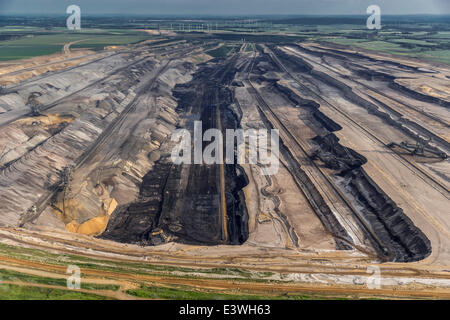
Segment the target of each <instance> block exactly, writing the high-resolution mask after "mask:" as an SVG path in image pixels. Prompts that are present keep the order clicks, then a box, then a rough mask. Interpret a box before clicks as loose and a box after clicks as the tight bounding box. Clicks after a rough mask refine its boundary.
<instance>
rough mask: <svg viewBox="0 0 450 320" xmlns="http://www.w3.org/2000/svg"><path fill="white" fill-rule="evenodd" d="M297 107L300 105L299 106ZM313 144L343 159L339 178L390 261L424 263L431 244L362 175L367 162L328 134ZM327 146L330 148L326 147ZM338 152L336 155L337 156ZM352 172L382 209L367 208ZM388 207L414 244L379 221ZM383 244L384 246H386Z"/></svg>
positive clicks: (286, 91) (391, 202) (374, 184)
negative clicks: (344, 180) (361, 208)
mask: <svg viewBox="0 0 450 320" xmlns="http://www.w3.org/2000/svg"><path fill="white" fill-rule="evenodd" d="M281 87H282V86H281V85H278V86H277V88H281ZM282 92H283V93H284V94H285V95H286V94H287V95H288V97H289V100H291V101H293V102H294V103H297V102H298V101H301V100H302V98H301V97H298V98H296V97H295V96H296V94H295V93H294V92H293V91H292V90H290V89H289V88H285V89H282ZM303 100H304V99H303ZM299 105H302V104H301V103H299ZM319 107H320V106H319ZM324 117H325V118H324V119H327V120H326V122H328V121H330V122H332V123H334V121H333V120H331V119H330V118H328V117H327V116H325V115H324ZM339 130H340V129H339ZM334 131H338V130H334ZM313 141H314V142H315V143H316V144H317V145H319V146H320V148H321V150H322V152H326V153H328V154H330V153H331V154H333V156H335V157H336V158H338V157H340V158H341V159H342V158H344V159H346V161H345V162H346V163H345V168H341V169H342V170H341V172H340V175H342V176H345V177H347V178H349V179H350V180H351V182H350V183H349V187H350V188H351V190H352V193H353V194H354V195H355V197H356V198H357V199H358V200H359V201H358V202H360V203H361V204H362V205H363V206H364V207H365V208H366V210H365V218H367V219H368V220H370V224H371V226H372V228H374V229H375V230H376V233H377V235H382V236H383V242H388V244H389V249H390V250H391V252H394V256H392V257H391V259H393V260H395V261H404V262H408V261H417V260H421V259H424V258H425V257H427V256H428V255H429V254H431V244H430V241H429V240H428V239H427V237H426V236H425V235H424V234H423V233H422V231H420V229H418V228H417V227H416V226H415V225H414V224H413V222H412V221H411V220H410V219H409V217H407V216H406V215H405V214H404V213H403V210H402V209H401V208H399V207H397V205H396V204H395V203H394V202H393V201H392V199H390V198H389V197H388V196H387V195H386V194H385V193H384V191H382V190H381V189H380V188H379V187H378V185H377V184H376V183H375V182H374V181H373V180H372V179H371V178H370V177H369V176H368V175H367V173H366V172H365V171H364V169H363V168H362V165H364V164H365V163H366V162H367V159H366V158H365V157H364V156H362V155H360V154H359V153H357V152H356V151H354V150H352V149H350V148H347V147H344V146H342V145H341V144H339V139H338V138H337V137H336V136H335V135H334V134H333V133H331V132H330V133H329V134H328V135H326V136H324V137H322V136H317V137H315V138H314V139H313ZM327 143H328V144H330V145H327ZM338 150H340V151H339V152H338ZM337 152H338V154H337ZM319 158H320V156H319ZM325 158H326V157H322V158H321V160H322V162H324V163H325V164H326V165H327V167H329V168H332V169H335V170H336V169H338V168H333V167H332V165H330V163H331V164H332V163H333V162H332V161H330V162H327V161H326V159H325ZM353 160H355V161H353ZM335 161H336V162H337V160H335ZM356 172H360V175H359V177H360V176H362V177H363V179H365V182H366V183H367V185H368V186H369V187H370V188H371V189H372V190H374V191H372V195H377V196H379V197H381V199H383V206H382V207H379V206H372V205H370V204H371V202H370V199H367V198H366V195H365V193H363V192H361V190H359V189H358V188H357V184H355V183H354V181H355V178H356V176H358V175H357V174H356ZM390 207H392V208H393V209H392V213H391V214H395V215H396V216H397V217H398V218H397V219H401V221H402V223H403V224H404V225H405V226H406V227H405V228H407V229H408V231H410V232H408V234H407V235H406V236H410V235H414V239H416V240H415V241H409V242H408V241H406V238H405V235H403V237H402V236H400V235H399V234H398V233H395V232H394V231H393V230H392V229H393V228H395V227H396V226H393V225H388V224H387V223H386V221H385V219H386V218H387V217H386V215H385V216H384V217H383V218H381V217H379V215H381V214H382V213H384V212H385V210H387V209H389V208H390ZM382 209H384V210H382ZM379 225H382V226H383V228H379V227H378V226H379ZM369 239H370V240H371V242H372V244H374V245H376V246H375V248H378V249H381V248H380V247H378V244H376V243H375V242H374V241H373V239H371V237H369ZM411 242H415V247H419V249H421V251H419V252H412V251H411V250H410V244H411ZM384 244H385V245H387V243H384Z"/></svg>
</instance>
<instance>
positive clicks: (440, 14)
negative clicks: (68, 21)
mask: <svg viewBox="0 0 450 320" xmlns="http://www.w3.org/2000/svg"><path fill="white" fill-rule="evenodd" d="M83 15H84V16H88V17H100V16H103V17H104V16H114V17H118V16H123V17H186V18H191V17H367V16H368V15H367V14H351V13H348V14H345V13H343V14H319V13H318V14H295V13H293V14H283V13H278V14H231V13H230V14H182V13H171V14H145V13H126V14H124V13H84V14H83ZM0 16H3V17H4V16H28V17H46V16H47V17H48V16H53V17H67V14H60V13H19V12H10V13H0ZM383 16H388V17H417V16H450V13H405V14H394V13H393V14H388V13H386V14H384V15H383Z"/></svg>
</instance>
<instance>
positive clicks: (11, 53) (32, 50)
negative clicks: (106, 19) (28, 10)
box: [0, 28, 154, 61]
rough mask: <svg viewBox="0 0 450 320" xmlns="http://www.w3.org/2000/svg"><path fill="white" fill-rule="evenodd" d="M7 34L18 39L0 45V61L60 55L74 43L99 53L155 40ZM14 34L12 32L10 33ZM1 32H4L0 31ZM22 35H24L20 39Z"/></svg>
mask: <svg viewBox="0 0 450 320" xmlns="http://www.w3.org/2000/svg"><path fill="white" fill-rule="evenodd" d="M6 30H7V31H8V32H9V34H13V35H14V34H17V37H18V38H17V39H12V40H4V41H0V61H7V60H15V59H24V58H31V57H35V56H41V55H47V54H52V53H55V52H61V51H62V49H63V46H64V44H65V43H68V42H74V41H81V42H79V43H75V44H73V45H72V46H71V48H89V49H93V50H100V49H103V48H104V47H106V46H111V45H126V44H132V43H138V42H141V41H144V40H148V39H152V38H154V36H151V35H148V34H146V33H144V32H140V31H133V30H125V31H118V30H107V31H102V30H99V29H92V30H88V29H86V30H83V31H82V32H68V30H64V31H55V30H52V31H51V32H44V31H36V30H30V31H28V29H24V30H22V29H6ZM11 30H13V31H11ZM0 31H3V32H5V29H4V28H2V29H0ZM24 32H27V35H25V36H22V35H23V33H24Z"/></svg>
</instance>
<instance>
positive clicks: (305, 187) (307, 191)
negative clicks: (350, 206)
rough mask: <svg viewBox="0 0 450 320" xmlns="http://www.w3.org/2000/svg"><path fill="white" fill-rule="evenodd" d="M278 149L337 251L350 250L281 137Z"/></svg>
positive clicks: (346, 236)
mask: <svg viewBox="0 0 450 320" xmlns="http://www.w3.org/2000/svg"><path fill="white" fill-rule="evenodd" d="M250 93H251V92H250ZM258 112H259V114H260V116H261V119H262V120H263V122H264V124H265V126H266V128H270V129H273V126H272V124H271V122H270V121H269V119H267V117H266V115H265V114H264V113H263V112H261V111H260V110H258ZM279 149H280V153H281V154H282V156H283V158H284V159H285V160H286V161H287V169H288V170H289V172H290V173H291V174H292V176H293V177H294V182H295V184H296V185H297V187H298V188H299V190H301V191H302V192H303V193H304V195H305V197H306V198H307V199H308V200H309V202H310V203H311V206H312V207H313V210H314V211H315V212H316V214H317V215H318V217H319V219H320V221H321V222H322V224H323V225H324V226H325V228H326V229H327V230H328V231H329V232H330V233H331V235H332V236H333V237H335V242H336V248H337V249H338V250H351V249H352V246H351V245H349V244H348V243H353V240H352V238H351V237H350V235H349V234H348V232H347V231H346V230H345V228H344V227H342V225H341V224H340V223H339V221H338V220H337V218H336V217H335V216H334V214H333V212H332V211H331V209H330V208H329V207H328V205H327V204H326V202H325V200H324V199H323V197H322V196H321V195H320V193H319V191H318V190H317V188H316V186H315V185H314V183H313V182H312V181H311V180H310V179H309V177H308V176H307V175H306V173H305V172H304V171H303V169H301V166H300V164H299V163H298V161H297V160H295V157H294V156H293V154H292V153H291V151H290V150H289V148H288V147H286V145H285V144H284V141H283V139H281V137H280V145H279Z"/></svg>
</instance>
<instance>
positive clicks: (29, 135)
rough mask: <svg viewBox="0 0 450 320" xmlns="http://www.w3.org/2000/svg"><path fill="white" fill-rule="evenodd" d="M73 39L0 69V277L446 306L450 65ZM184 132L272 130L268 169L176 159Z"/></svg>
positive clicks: (283, 49) (233, 44)
mask: <svg viewBox="0 0 450 320" xmlns="http://www.w3.org/2000/svg"><path fill="white" fill-rule="evenodd" d="M224 46H226V47H227V48H229V51H228V52H227V53H226V54H225V55H223V56H214V55H212V54H210V53H211V52H217V50H219V49H220V48H222V47H224ZM69 47H70V44H69V45H68V46H65V48H64V51H63V52H62V53H60V54H53V55H50V56H42V57H35V58H28V59H26V60H22V61H23V63H21V64H20V65H18V64H16V63H12V62H2V63H1V64H0V85H1V93H0V245H1V252H0V255H1V257H0V269H2V270H9V272H12V271H15V272H22V273H25V274H29V275H34V276H45V277H49V278H61V277H63V275H64V274H65V272H66V265H68V264H71V265H78V266H80V268H81V272H82V274H83V276H86V277H87V278H88V279H89V280H88V281H91V282H93V283H98V282H101V281H103V282H102V283H110V284H111V285H117V286H119V287H120V289H119V290H116V291H113V290H103V291H102V290H100V289H98V290H96V291H95V292H96V294H99V295H102V296H106V297H112V298H132V297H133V295H132V294H131V293H132V292H133V290H138V289H139V288H140V289H142V287H139V285H141V286H142V284H148V285H150V284H151V285H156V286H163V287H170V288H179V287H183V286H184V287H186V286H187V287H189V288H191V289H192V290H194V291H195V290H199V291H200V292H203V291H205V292H215V293H217V292H220V293H221V294H224V295H226V294H229V295H231V294H234V295H244V294H245V295H263V296H266V297H270V296H281V295H285V296H295V295H300V294H304V293H305V292H306V293H308V294H311V295H319V296H341V297H342V296H345V297H349V296H350V297H373V296H378V297H394V298H403V297H417V298H450V218H449V212H450V211H449V207H450V202H449V199H450V194H449V185H450V163H449V159H448V154H449V153H450V131H449V125H450V111H449V110H450V109H449V108H450V86H449V79H450V66H449V65H447V64H444V63H438V62H425V61H423V60H419V59H413V58H408V57H404V56H395V55H391V54H388V53H379V52H375V51H367V50H364V49H360V50H355V49H354V48H351V47H348V46H343V45H339V44H332V43H329V42H314V41H283V42H280V43H276V42H273V41H268V42H264V41H255V42H248V41H245V40H243V39H241V40H233V39H230V40H228V39H225V40H224V39H223V38H220V37H219V38H215V37H214V36H208V37H203V38H200V37H192V38H186V39H182V38H177V37H174V38H173V39H169V40H167V39H165V40H159V41H144V42H141V43H138V44H133V45H127V46H118V47H110V48H105V49H104V50H100V51H92V50H88V49H77V50H70V48H69ZM197 121H201V123H202V132H203V133H204V132H206V131H207V130H208V129H214V128H215V129H219V130H220V131H221V132H222V133H223V135H224V136H225V132H226V130H227V129H233V130H238V129H242V130H251V129H255V130H261V129H266V130H268V131H270V130H272V129H276V130H278V133H279V168H278V170H277V172H276V173H273V174H266V173H265V171H264V170H265V169H264V168H265V164H263V163H249V162H246V163H238V162H235V164H233V163H229V162H221V163H218V164H204V163H202V164H195V163H192V164H188V163H183V164H175V163H173V161H172V158H171V155H172V153H173V149H174V147H175V146H176V143H177V141H174V140H173V139H171V137H172V134H173V132H174V131H175V130H179V129H185V130H187V131H188V132H191V133H193V132H194V127H195V125H194V124H195V123H196V122H197ZM207 145H208V142H205V141H203V145H202V146H203V147H204V148H205V147H207ZM270 148H271V146H270V144H269V146H268V149H269V150H266V151H268V152H269V153H270ZM235 151H236V150H235ZM220 156H221V157H224V156H225V152H223V153H220ZM247 156H248V155H247ZM19 248H20V249H19ZM374 268H375V269H377V270H379V273H380V275H381V285H379V286H377V287H375V288H372V287H370V286H369V287H368V286H367V285H366V284H367V281H369V280H371V277H372V276H373V272H371V270H374ZM6 280H7V279H6ZM6 280H5V281H4V282H5V283H9V284H10V285H15V284H17V283H16V282H14V280H10V281H6ZM372 280H373V279H372ZM108 281H109V282H108ZM138 284H139V285H138ZM35 285H36V284H35ZM202 290H203V291H202Z"/></svg>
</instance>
